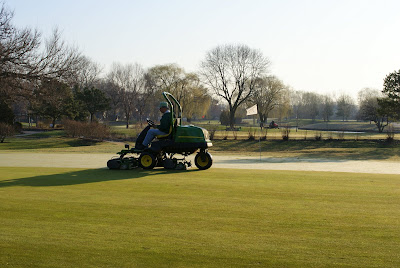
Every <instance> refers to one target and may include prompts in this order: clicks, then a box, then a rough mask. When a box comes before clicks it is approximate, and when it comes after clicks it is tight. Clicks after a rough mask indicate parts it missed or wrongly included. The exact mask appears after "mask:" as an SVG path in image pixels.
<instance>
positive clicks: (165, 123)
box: [135, 101, 172, 150]
mask: <svg viewBox="0 0 400 268" xmlns="http://www.w3.org/2000/svg"><path fill="white" fill-rule="evenodd" d="M159 107H160V112H161V113H162V114H163V115H162V117H161V120H160V125H154V124H153V123H152V122H151V124H149V126H147V127H146V128H145V129H144V130H143V131H142V132H141V133H140V135H139V137H138V138H137V141H136V145H135V147H136V149H139V150H144V149H146V148H147V147H148V146H149V144H150V142H151V141H152V140H153V139H154V138H155V137H156V136H160V135H168V133H169V132H170V128H171V122H172V118H171V117H172V113H171V111H170V110H169V109H168V103H167V102H164V101H163V102H160V106H159ZM151 127H153V129H151Z"/></svg>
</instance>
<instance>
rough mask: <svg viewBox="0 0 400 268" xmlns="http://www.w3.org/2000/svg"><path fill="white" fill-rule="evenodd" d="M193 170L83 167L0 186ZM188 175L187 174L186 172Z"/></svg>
mask: <svg viewBox="0 0 400 268" xmlns="http://www.w3.org/2000/svg"><path fill="white" fill-rule="evenodd" d="M196 171H199V170H197V169H195V170H165V169H154V170H142V169H134V170H109V169H85V170H79V171H72V172H65V173H59V174H50V175H38V176H32V177H26V178H18V179H10V180H7V179H6V180H2V181H0V188H2V187H12V186H31V187H46V186H67V185H79V184H87V183H96V182H105V181H117V180H134V179H139V178H144V177H151V176H155V175H162V174H174V173H182V172H196ZM188 175H189V174H188Z"/></svg>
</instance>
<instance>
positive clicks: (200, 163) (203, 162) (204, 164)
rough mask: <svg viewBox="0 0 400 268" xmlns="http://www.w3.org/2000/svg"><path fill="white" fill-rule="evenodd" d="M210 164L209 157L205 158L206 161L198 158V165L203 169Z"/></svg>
mask: <svg viewBox="0 0 400 268" xmlns="http://www.w3.org/2000/svg"><path fill="white" fill-rule="evenodd" d="M208 163H209V160H208V157H205V159H204V161H203V160H201V157H198V158H197V165H199V166H201V167H205V166H207V165H208Z"/></svg>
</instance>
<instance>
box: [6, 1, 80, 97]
mask: <svg viewBox="0 0 400 268" xmlns="http://www.w3.org/2000/svg"><path fill="white" fill-rule="evenodd" d="M13 16H14V13H13V12H11V11H9V10H8V9H7V8H6V7H5V4H4V3H3V4H2V5H1V9H0V83H1V85H2V86H1V89H0V94H1V96H2V97H3V98H5V99H8V100H10V99H14V98H17V97H27V96H28V97H29V96H30V93H32V88H33V87H32V86H31V85H29V84H31V83H36V82H38V81H40V80H41V79H58V80H61V81H63V82H66V81H67V80H68V79H70V78H71V77H72V76H73V75H74V73H75V72H76V69H77V66H78V65H79V62H80V61H81V56H80V52H79V51H78V49H77V48H73V47H70V46H67V45H66V43H65V42H64V41H63V40H61V34H60V32H59V31H58V30H57V29H55V30H54V31H53V33H52V36H51V37H50V38H48V39H47V40H45V41H44V42H43V40H42V37H41V33H40V32H39V31H38V30H32V29H29V28H23V29H19V28H17V27H15V26H14V25H13V24H12V18H13ZM42 44H43V45H42Z"/></svg>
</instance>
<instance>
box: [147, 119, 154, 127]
mask: <svg viewBox="0 0 400 268" xmlns="http://www.w3.org/2000/svg"><path fill="white" fill-rule="evenodd" d="M146 121H147V124H148V125H149V126H151V127H152V126H154V125H155V124H154V122H153V121H152V120H150V119H149V118H147V119H146Z"/></svg>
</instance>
